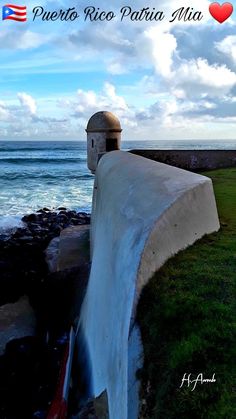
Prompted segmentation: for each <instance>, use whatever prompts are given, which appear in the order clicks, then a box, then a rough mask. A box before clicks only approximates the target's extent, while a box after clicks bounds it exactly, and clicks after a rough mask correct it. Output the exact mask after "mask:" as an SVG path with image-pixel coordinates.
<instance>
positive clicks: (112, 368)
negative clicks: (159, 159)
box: [80, 151, 219, 419]
mask: <svg viewBox="0 0 236 419" xmlns="http://www.w3.org/2000/svg"><path fill="white" fill-rule="evenodd" d="M218 229H219V221H218V215H217V209H216V204H215V198H214V193H213V189H212V183H211V180H210V179H208V178H206V177H203V176H200V175H197V174H194V173H190V172H187V171H184V170H180V169H177V168H175V167H171V166H167V165H164V164H161V163H156V162H154V161H151V160H148V159H145V158H143V157H139V156H135V155H132V154H130V153H126V152H122V151H113V152H110V153H108V154H106V155H104V156H103V157H102V159H101V160H100V162H99V165H98V168H97V171H96V179H95V188H94V197H93V210H92V225H91V230H92V236H91V237H92V252H93V254H92V267H91V273H90V279H89V285H88V289H87V293H86V297H85V300H84V303H83V306H82V311H81V325H80V326H81V330H82V333H83V336H84V339H85V342H86V345H87V348H88V352H89V359H90V362H91V365H90V367H91V384H92V392H93V393H94V395H95V396H97V395H99V394H100V393H102V392H103V391H104V390H107V393H108V401H109V411H110V418H111V419H127V418H129V419H133V418H135V417H137V386H136V385H135V372H134V369H135V368H134V363H135V362H137V365H138V359H139V357H140V349H138V346H139V343H138V341H139V338H138V333H137V330H136V324H135V310H136V305H137V301H138V297H139V295H140V292H141V290H142V287H143V286H144V285H145V284H146V283H147V281H148V280H149V278H150V277H151V276H152V274H153V273H154V272H155V271H156V270H157V269H158V268H159V267H160V266H161V265H162V264H163V263H164V262H165V261H166V260H167V259H168V258H169V257H171V256H172V255H173V254H175V253H176V252H178V251H179V250H180V249H184V248H185V247H187V246H188V245H190V244H192V243H194V242H195V240H197V239H199V238H200V237H202V236H203V235H204V234H206V233H211V232H213V231H216V230H218ZM135 359H136V361H135ZM135 392H136V394H135Z"/></svg>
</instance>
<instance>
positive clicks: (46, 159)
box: [0, 157, 87, 165]
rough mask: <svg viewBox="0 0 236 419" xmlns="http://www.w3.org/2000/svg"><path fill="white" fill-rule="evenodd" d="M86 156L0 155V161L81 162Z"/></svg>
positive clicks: (21, 163)
mask: <svg viewBox="0 0 236 419" xmlns="http://www.w3.org/2000/svg"><path fill="white" fill-rule="evenodd" d="M86 160H87V159H86V158H82V157H63V158H58V157H12V158H9V157H0V162H1V163H10V164H20V165H23V164H30V165H33V164H35V163H42V164H52V163H63V164H66V163H74V164H78V163H82V162H86Z"/></svg>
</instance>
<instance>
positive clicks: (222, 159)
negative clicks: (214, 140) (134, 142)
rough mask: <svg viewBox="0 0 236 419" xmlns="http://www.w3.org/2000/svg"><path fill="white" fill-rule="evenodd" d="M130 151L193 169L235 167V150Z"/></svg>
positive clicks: (161, 161) (182, 167)
mask: <svg viewBox="0 0 236 419" xmlns="http://www.w3.org/2000/svg"><path fill="white" fill-rule="evenodd" d="M130 153H133V154H137V155H138V156H142V157H146V158H147V159H151V160H155V161H158V162H160V163H165V164H169V165H171V166H175V167H179V168H181V169H187V170H193V171H195V170H196V171H197V170H211V169H220V168H226V167H233V166H235V167H236V150H131V151H130Z"/></svg>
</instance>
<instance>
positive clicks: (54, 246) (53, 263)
mask: <svg viewBox="0 0 236 419" xmlns="http://www.w3.org/2000/svg"><path fill="white" fill-rule="evenodd" d="M59 241H60V237H55V238H54V239H52V240H51V241H50V243H49V245H48V247H47V249H46V250H45V255H46V257H45V259H46V262H47V265H48V269H49V271H50V272H56V271H57V260H58V246H59Z"/></svg>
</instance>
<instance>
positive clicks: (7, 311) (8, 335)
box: [0, 296, 36, 355]
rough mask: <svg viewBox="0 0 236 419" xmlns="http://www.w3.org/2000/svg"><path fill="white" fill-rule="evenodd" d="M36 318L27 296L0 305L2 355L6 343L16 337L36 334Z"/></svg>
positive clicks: (0, 348)
mask: <svg viewBox="0 0 236 419" xmlns="http://www.w3.org/2000/svg"><path fill="white" fill-rule="evenodd" d="M35 325H36V318H35V314H34V311H33V309H32V307H31V305H30V303H29V299H28V297H27V296H24V297H21V298H20V299H19V301H17V302H16V303H10V304H5V305H3V306H1V307H0V355H2V354H3V353H4V351H5V347H6V344H7V343H8V342H9V341H10V340H12V339H16V338H21V337H23V336H32V335H34V334H35Z"/></svg>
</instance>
